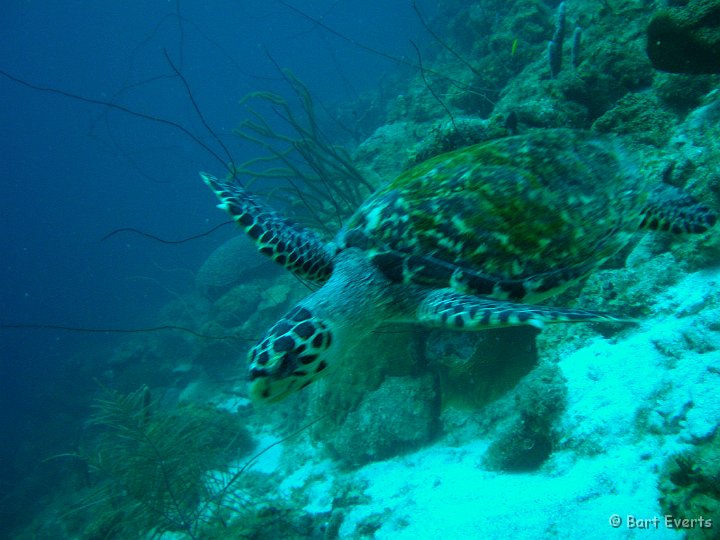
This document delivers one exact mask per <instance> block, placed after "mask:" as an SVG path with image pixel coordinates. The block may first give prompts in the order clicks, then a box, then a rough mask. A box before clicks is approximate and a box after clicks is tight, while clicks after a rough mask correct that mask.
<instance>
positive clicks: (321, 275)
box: [200, 172, 333, 283]
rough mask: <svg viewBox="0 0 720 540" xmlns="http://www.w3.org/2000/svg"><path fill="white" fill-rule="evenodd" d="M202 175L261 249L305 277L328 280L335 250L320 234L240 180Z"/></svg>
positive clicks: (223, 206) (221, 204)
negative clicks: (260, 198)
mask: <svg viewBox="0 0 720 540" xmlns="http://www.w3.org/2000/svg"><path fill="white" fill-rule="evenodd" d="M200 176H201V177H202V179H203V181H204V182H205V183H206V184H207V185H208V187H209V188H210V189H212V190H213V192H215V195H217V198H218V199H220V204H218V208H221V209H223V210H225V211H226V212H227V213H228V214H230V216H231V217H232V218H233V219H234V220H235V221H236V222H237V224H238V225H240V226H241V227H242V228H243V230H244V231H245V233H246V234H247V235H248V236H249V237H250V238H251V239H252V240H253V241H254V242H255V244H256V245H257V248H258V251H259V252H260V253H262V254H263V255H267V256H268V257H270V258H271V259H272V260H274V261H275V262H276V263H278V264H281V265H282V266H284V267H285V268H287V269H288V270H290V271H291V272H293V273H294V274H296V275H297V276H299V277H301V278H303V279H307V280H310V281H314V282H316V283H324V282H325V281H327V280H328V278H329V277H330V274H332V270H333V263H332V254H331V253H330V250H329V249H328V248H327V245H326V243H325V242H324V241H323V240H322V239H321V238H320V237H319V236H318V235H317V234H315V233H314V232H313V231H311V230H309V229H306V228H304V227H300V226H299V225H297V224H295V223H292V222H291V221H289V220H287V219H285V218H283V217H282V216H280V215H278V214H277V212H275V210H273V209H272V208H270V207H269V206H268V205H266V204H263V203H261V202H260V201H258V200H257V199H256V198H255V196H253V195H252V194H251V193H249V192H248V191H247V190H246V189H245V188H243V187H242V186H240V185H239V184H237V183H229V182H225V181H223V180H218V179H217V178H215V177H214V176H211V175H209V174H206V173H202V172H201V173H200Z"/></svg>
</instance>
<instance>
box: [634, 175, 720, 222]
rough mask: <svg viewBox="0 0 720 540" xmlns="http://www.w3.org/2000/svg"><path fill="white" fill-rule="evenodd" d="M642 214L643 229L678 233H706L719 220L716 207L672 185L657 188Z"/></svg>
mask: <svg viewBox="0 0 720 540" xmlns="http://www.w3.org/2000/svg"><path fill="white" fill-rule="evenodd" d="M642 214H643V220H642V223H640V228H645V229H650V230H653V231H669V232H672V233H676V234H682V233H702V232H705V231H707V230H708V229H710V228H711V227H712V226H713V225H715V222H716V221H717V215H716V214H715V212H713V210H711V209H710V208H708V207H707V206H705V205H704V204H702V203H699V202H698V201H696V200H695V199H694V198H693V197H691V196H690V195H688V194H687V193H684V192H683V191H681V190H680V189H678V188H676V187H673V186H670V185H668V184H661V185H660V186H658V187H657V188H656V189H655V190H654V191H653V193H652V194H651V195H650V200H649V201H648V204H647V205H646V206H645V208H644V209H643V212H642Z"/></svg>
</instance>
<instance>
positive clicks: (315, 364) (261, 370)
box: [249, 306, 334, 403]
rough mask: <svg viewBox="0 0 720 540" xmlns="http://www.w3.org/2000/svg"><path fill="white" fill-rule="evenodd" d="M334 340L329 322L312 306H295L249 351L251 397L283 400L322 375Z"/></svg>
mask: <svg viewBox="0 0 720 540" xmlns="http://www.w3.org/2000/svg"><path fill="white" fill-rule="evenodd" d="M333 341H334V340H333V335H332V333H331V331H330V330H329V328H328V326H327V325H326V324H325V323H323V322H322V321H321V320H319V319H318V318H316V317H314V316H313V314H312V312H311V311H310V310H309V309H307V308H305V307H302V306H297V307H295V308H294V309H292V310H291V311H290V312H289V313H288V314H287V315H285V316H284V317H283V318H282V319H280V320H279V321H278V322H277V323H275V324H274V325H273V326H272V327H271V328H270V330H268V332H267V333H266V334H265V337H264V338H263V339H262V340H261V341H260V342H259V343H258V344H257V345H255V346H254V347H253V348H252V349H251V350H250V352H249V360H250V397H251V399H252V400H253V401H254V402H255V403H274V402H277V401H281V400H283V399H285V398H286V397H288V396H289V395H290V394H292V393H293V392H297V391H298V390H301V389H303V388H305V387H306V386H307V385H309V384H310V383H311V382H313V381H315V380H317V379H318V378H320V377H322V376H323V375H324V374H325V371H326V369H327V368H328V366H329V358H330V356H331V355H332V353H331V347H332V346H333ZM333 356H334V355H333Z"/></svg>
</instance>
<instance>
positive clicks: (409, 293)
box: [201, 129, 716, 402]
mask: <svg viewBox="0 0 720 540" xmlns="http://www.w3.org/2000/svg"><path fill="white" fill-rule="evenodd" d="M201 176H202V178H203V180H204V181H205V183H206V184H207V185H208V186H209V187H210V188H211V189H212V190H213V191H214V192H215V194H216V195H217V197H218V198H219V199H220V204H219V205H218V207H220V208H222V209H224V210H226V211H227V212H229V214H230V215H231V216H232V217H233V218H234V220H235V221H236V222H237V223H238V224H239V225H240V226H241V227H242V228H243V229H244V230H245V232H246V233H247V235H248V236H249V237H250V238H252V239H253V240H254V241H255V243H256V245H257V248H258V249H259V251H260V252H261V253H263V254H265V255H267V256H269V257H271V258H272V259H273V260H274V261H275V262H277V263H278V264H281V265H283V266H284V267H285V268H286V269H288V270H290V271H291V272H293V273H295V274H296V275H298V276H299V277H301V278H303V279H305V280H309V281H311V282H315V283H316V284H318V285H320V287H319V289H317V290H316V291H315V292H313V293H311V294H310V295H309V296H307V297H306V298H305V299H303V300H302V301H301V302H299V303H298V304H297V305H296V306H295V307H293V308H292V309H291V310H290V311H289V312H288V313H287V314H286V315H285V316H284V317H282V318H281V319H280V320H279V321H278V322H276V323H275V324H274V325H273V326H272V327H271V328H270V329H269V330H268V331H267V333H266V334H265V336H264V337H263V338H262V339H261V340H260V341H259V342H258V344H257V345H255V346H254V347H253V348H252V349H251V350H250V351H249V362H250V364H249V369H250V396H251V398H252V399H253V401H255V402H274V401H279V400H281V399H284V398H285V397H286V396H288V395H290V394H291V393H293V392H295V391H297V390H300V389H302V388H305V387H306V386H308V385H309V384H310V383H311V382H313V381H314V380H316V379H318V378H319V377H321V376H323V375H325V374H326V373H327V372H329V371H331V368H333V367H335V366H337V365H338V364H339V363H341V360H342V357H343V355H344V354H345V353H346V352H347V351H348V350H350V349H352V348H353V347H354V346H355V345H357V344H358V343H359V342H360V341H361V340H362V339H363V338H364V337H365V336H367V335H368V334H369V333H370V332H371V331H372V330H373V329H374V328H376V327H377V326H378V325H380V324H381V323H385V322H411V323H419V324H423V325H427V326H432V327H440V328H448V329H456V330H483V329H487V328H495V327H499V326H512V325H533V326H536V327H542V326H544V325H545V324H548V323H560V322H593V321H617V322H622V321H628V319H627V318H623V317H620V316H615V315H612V314H608V313H601V312H594V311H586V310H583V309H575V308H560V307H550V306H546V305H536V304H537V303H538V302H541V301H543V300H545V299H546V298H548V297H550V296H553V295H556V294H558V293H560V292H562V291H563V290H565V289H567V288H568V287H569V286H570V285H572V284H574V283H577V282H578V281H580V280H582V279H584V278H585V277H587V276H588V275H589V274H590V273H591V272H592V271H593V270H595V269H596V268H598V267H599V266H600V265H601V264H602V263H603V262H604V261H606V260H607V259H608V258H610V257H611V256H612V255H614V254H615V253H617V252H618V251H619V250H620V249H621V248H622V247H623V246H625V245H626V244H627V243H628V242H629V241H630V239H631V237H632V236H633V235H634V234H635V233H636V232H637V231H638V229H655V230H663V231H670V232H673V233H700V232H704V231H706V230H707V229H709V228H710V227H712V226H713V225H714V224H715V221H716V217H715V215H714V213H713V212H712V211H711V210H710V209H709V208H708V207H706V206H703V205H702V204H700V203H698V202H697V201H695V200H694V199H693V198H691V197H690V196H688V195H686V194H684V193H682V192H681V191H680V190H678V189H676V188H673V187H671V186H666V185H664V184H659V185H654V184H658V183H657V182H651V181H650V179H649V178H648V175H647V174H644V173H643V171H642V170H641V169H640V165H639V162H638V160H637V158H636V157H635V156H634V155H633V153H632V152H631V151H629V150H628V149H626V148H624V147H623V145H622V144H621V143H620V141H619V140H617V139H616V138H613V137H604V136H600V135H597V134H592V133H588V132H583V131H576V130H569V129H556V130H543V131H538V132H533V133H529V134H525V135H517V136H512V137H507V138H501V139H496V140H492V141H490V142H485V143H481V144H478V145H475V146H470V147H467V148H462V149H459V150H456V151H453V152H450V153H447V154H444V155H440V156H436V157H434V158H432V159H430V160H428V161H426V162H424V163H421V164H420V165H418V166H416V167H414V168H412V169H410V170H407V171H406V172H404V173H402V174H401V175H400V176H398V177H397V178H396V179H395V180H394V181H392V182H390V183H389V184H387V185H386V186H384V187H382V188H380V189H379V190H377V191H376V192H375V193H373V194H372V195H371V196H370V197H369V198H368V199H367V200H366V201H365V202H364V203H363V204H362V205H361V206H360V207H359V208H358V209H357V211H356V212H355V213H354V215H353V216H352V217H351V218H350V219H349V220H348V222H347V223H346V224H345V225H344V227H343V228H342V229H341V230H340V232H339V233H338V234H337V235H336V237H335V238H334V239H333V240H332V241H329V242H327V241H325V240H323V239H322V238H321V237H320V236H319V235H317V234H316V233H315V232H314V231H312V230H309V229H307V228H303V227H301V226H299V225H297V224H294V223H293V222H291V221H289V220H288V219H286V218H284V217H282V216H281V215H279V214H278V213H276V212H275V211H274V210H273V209H272V208H270V207H269V206H268V205H266V204H265V203H263V202H262V201H260V200H259V199H258V198H257V197H256V196H255V195H253V194H252V193H250V192H249V191H247V190H246V189H245V188H243V187H242V186H240V185H239V184H238V183H235V182H229V181H223V180H219V179H217V178H215V177H213V176H211V175H209V174H205V173H201Z"/></svg>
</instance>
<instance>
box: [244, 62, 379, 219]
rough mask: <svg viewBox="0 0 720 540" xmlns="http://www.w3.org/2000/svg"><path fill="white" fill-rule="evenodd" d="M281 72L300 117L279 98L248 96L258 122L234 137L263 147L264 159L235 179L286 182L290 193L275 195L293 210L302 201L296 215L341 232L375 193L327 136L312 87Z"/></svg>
mask: <svg viewBox="0 0 720 540" xmlns="http://www.w3.org/2000/svg"><path fill="white" fill-rule="evenodd" d="M281 73H282V75H283V78H284V79H285V80H286V81H287V83H288V84H289V85H290V87H291V89H292V91H293V93H294V94H295V97H296V98H297V99H298V101H299V103H300V108H301V112H300V113H297V112H295V110H294V107H293V106H291V104H290V103H288V101H287V100H286V99H285V98H283V97H282V96H280V95H279V94H275V93H272V92H253V93H251V94H248V95H247V96H245V97H244V98H243V99H242V101H241V103H242V104H245V105H246V106H247V107H248V111H249V113H250V115H251V116H252V117H253V118H254V119H248V120H244V121H243V122H242V123H241V124H240V127H239V128H238V129H237V130H236V131H235V133H236V134H237V135H239V136H240V137H241V138H243V139H245V140H246V141H249V142H251V143H253V144H256V145H258V146H260V147H261V148H262V149H263V150H264V151H265V152H266V155H264V156H261V157H257V158H253V159H250V160H248V161H246V162H244V163H241V164H240V165H238V166H237V167H236V168H235V171H234V175H245V176H248V177H250V179H251V182H252V181H254V180H257V179H265V180H273V179H276V180H285V181H286V182H287V183H288V184H289V185H290V189H289V190H288V189H282V188H280V189H276V190H274V192H273V193H272V195H273V196H274V197H275V198H277V199H280V200H283V201H284V202H286V203H287V204H288V205H289V206H290V207H292V206H293V205H296V204H297V202H298V200H299V201H300V202H301V206H302V208H294V210H295V211H296V212H299V213H302V214H304V215H302V216H299V218H300V219H303V220H304V221H305V222H308V223H311V224H313V225H314V226H316V227H318V228H320V229H323V230H325V231H326V232H328V233H334V232H335V231H332V230H328V227H327V223H328V221H330V222H333V221H334V222H335V225H336V228H339V227H340V226H341V225H342V223H343V221H344V219H345V218H347V217H348V216H349V215H350V214H352V212H354V211H355V209H356V208H357V207H358V206H359V205H360V203H361V202H362V201H363V200H365V198H366V197H367V195H368V194H369V193H371V192H372V191H374V189H375V188H374V186H373V185H372V184H370V182H368V181H367V180H366V179H365V178H364V177H363V175H362V173H361V172H360V171H359V170H358V168H357V167H356V166H355V165H354V164H353V161H352V158H351V157H350V154H349V152H348V151H347V150H346V149H345V148H343V147H342V146H339V145H337V144H334V143H333V142H331V141H330V140H329V139H328V137H327V136H326V135H325V134H324V133H323V131H322V130H321V128H320V126H319V124H318V119H317V115H316V112H315V103H314V101H313V99H312V96H311V95H310V91H309V90H308V88H307V87H306V86H305V85H304V84H303V83H302V82H301V81H300V80H299V79H298V78H297V77H296V76H295V75H293V74H292V72H290V71H289V70H287V69H283V70H281ZM253 101H256V102H260V103H261V104H262V105H269V106H270V108H271V110H272V111H273V113H274V114H275V115H276V116H277V117H279V118H280V119H281V120H282V121H283V122H284V123H285V124H286V125H287V126H288V127H289V128H290V133H289V134H286V133H283V132H282V131H280V130H279V129H277V128H276V127H274V126H273V125H271V122H270V121H269V120H268V118H267V117H266V116H265V115H264V114H263V113H261V112H259V110H258V108H256V107H251V106H250V103H251V102H253ZM258 166H259V167H258Z"/></svg>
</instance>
